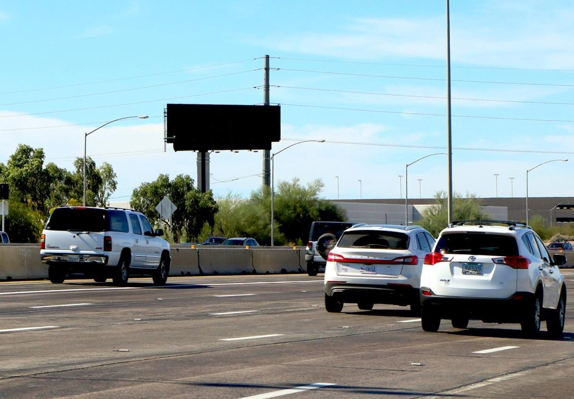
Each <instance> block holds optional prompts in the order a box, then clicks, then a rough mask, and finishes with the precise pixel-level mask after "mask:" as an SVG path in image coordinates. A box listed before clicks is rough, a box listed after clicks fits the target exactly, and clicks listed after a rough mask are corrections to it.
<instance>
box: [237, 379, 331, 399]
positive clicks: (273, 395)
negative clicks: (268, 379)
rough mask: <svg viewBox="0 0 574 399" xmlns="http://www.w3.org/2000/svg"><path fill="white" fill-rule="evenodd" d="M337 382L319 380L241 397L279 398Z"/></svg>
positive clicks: (244, 398) (245, 398)
mask: <svg viewBox="0 0 574 399" xmlns="http://www.w3.org/2000/svg"><path fill="white" fill-rule="evenodd" d="M332 385H335V384H330V383H327V382H317V383H315V384H311V385H302V386H300V387H296V388H292V389H283V390H281V391H275V392H268V393H262V394H259V395H253V396H244V397H243V398H241V399H269V398H277V397H279V396H285V395H291V394H294V393H299V392H304V391H310V390H313V389H319V388H325V387H328V386H332Z"/></svg>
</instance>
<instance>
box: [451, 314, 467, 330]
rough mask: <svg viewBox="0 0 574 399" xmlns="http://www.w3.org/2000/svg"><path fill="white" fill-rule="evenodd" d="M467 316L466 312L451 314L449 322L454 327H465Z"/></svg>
mask: <svg viewBox="0 0 574 399" xmlns="http://www.w3.org/2000/svg"><path fill="white" fill-rule="evenodd" d="M468 320H469V317H468V315H467V314H456V315H454V316H453V318H452V320H451V323H452V326H453V327H454V328H467V327H468Z"/></svg>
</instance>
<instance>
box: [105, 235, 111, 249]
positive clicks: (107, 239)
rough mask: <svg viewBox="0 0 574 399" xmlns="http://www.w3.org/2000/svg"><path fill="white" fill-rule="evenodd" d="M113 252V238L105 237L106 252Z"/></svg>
mask: <svg viewBox="0 0 574 399" xmlns="http://www.w3.org/2000/svg"><path fill="white" fill-rule="evenodd" d="M111 250H112V237H111V236H104V251H108V252H110V251H111Z"/></svg>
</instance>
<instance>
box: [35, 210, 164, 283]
mask: <svg viewBox="0 0 574 399" xmlns="http://www.w3.org/2000/svg"><path fill="white" fill-rule="evenodd" d="M161 235H163V230H161V229H157V230H155V231H154V230H153V229H152V226H151V224H150V222H149V221H148V220H147V218H146V217H145V216H144V215H143V214H141V213H139V212H135V211H132V210H127V209H118V208H90V207H83V206H76V207H61V208H56V209H55V210H54V211H53V212H52V214H51V215H50V218H49V219H48V222H47V223H46V226H45V228H44V231H43V232H42V238H41V240H40V256H41V260H42V262H44V263H46V264H48V276H49V278H50V281H51V282H52V283H55V284H60V283H63V282H64V280H65V279H66V277H67V275H68V274H69V273H84V274H86V275H88V276H91V277H93V278H94V280H95V281H96V282H99V283H102V282H105V281H106V279H107V278H108V277H112V279H113V282H114V284H116V285H126V284H127V282H128V277H129V274H130V273H137V274H151V276H152V277H153V281H154V283H155V284H158V285H163V284H165V283H166V281H167V277H168V274H169V266H170V262H171V257H170V253H169V249H170V248H169V243H168V242H167V241H165V240H164V239H162V238H161V237H160V236H161Z"/></svg>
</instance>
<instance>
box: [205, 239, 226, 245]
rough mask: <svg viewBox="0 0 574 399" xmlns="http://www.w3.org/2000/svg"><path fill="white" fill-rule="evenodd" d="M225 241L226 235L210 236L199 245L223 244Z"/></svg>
mask: <svg viewBox="0 0 574 399" xmlns="http://www.w3.org/2000/svg"><path fill="white" fill-rule="evenodd" d="M223 241H225V237H209V238H207V239H206V240H205V241H204V242H202V243H201V244H199V245H221V243H222V242H223Z"/></svg>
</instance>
